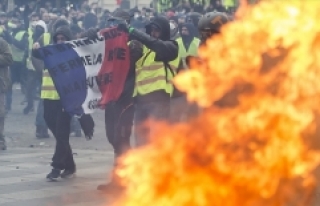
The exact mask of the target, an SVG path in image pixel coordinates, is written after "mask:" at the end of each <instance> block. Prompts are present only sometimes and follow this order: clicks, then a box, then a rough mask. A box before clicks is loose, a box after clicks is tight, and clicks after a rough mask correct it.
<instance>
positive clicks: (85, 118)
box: [79, 114, 94, 140]
mask: <svg viewBox="0 0 320 206" xmlns="http://www.w3.org/2000/svg"><path fill="white" fill-rule="evenodd" d="M79 122H80V125H81V128H82V131H83V133H84V135H85V137H86V139H87V140H91V139H92V137H93V132H94V121H93V119H92V117H91V115H90V114H84V115H82V116H81V117H80V119H79Z"/></svg>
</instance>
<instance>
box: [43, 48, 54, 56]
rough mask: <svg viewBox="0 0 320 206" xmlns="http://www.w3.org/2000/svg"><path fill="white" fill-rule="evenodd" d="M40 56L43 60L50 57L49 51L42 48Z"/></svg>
mask: <svg viewBox="0 0 320 206" xmlns="http://www.w3.org/2000/svg"><path fill="white" fill-rule="evenodd" d="M42 54H43V57H44V58H47V56H50V55H52V53H51V51H50V49H46V48H42Z"/></svg>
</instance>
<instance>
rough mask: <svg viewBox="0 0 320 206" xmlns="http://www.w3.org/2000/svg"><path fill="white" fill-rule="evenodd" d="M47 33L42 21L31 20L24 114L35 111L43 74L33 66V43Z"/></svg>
mask: <svg viewBox="0 0 320 206" xmlns="http://www.w3.org/2000/svg"><path fill="white" fill-rule="evenodd" d="M45 32H47V25H46V24H45V22H44V21H42V20H37V21H35V20H34V17H33V18H31V22H30V27H29V30H28V33H29V51H28V58H27V65H26V66H27V69H28V76H27V85H26V100H27V105H26V107H25V108H24V109H23V113H24V114H28V113H29V112H31V111H33V110H34V98H35V96H36V90H37V85H38V83H39V82H41V77H42V73H41V72H39V71H37V70H35V68H34V66H33V64H32V54H31V53H32V46H33V43H35V42H37V40H38V39H39V38H40V37H41V36H42V35H43V33H45Z"/></svg>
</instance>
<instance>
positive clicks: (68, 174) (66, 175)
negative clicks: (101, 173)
mask: <svg viewBox="0 0 320 206" xmlns="http://www.w3.org/2000/svg"><path fill="white" fill-rule="evenodd" d="M75 173H76V170H75V169H72V170H68V169H65V170H64V171H63V172H62V173H61V175H60V176H61V178H71V177H73V176H74V174H75Z"/></svg>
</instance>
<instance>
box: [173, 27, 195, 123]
mask: <svg viewBox="0 0 320 206" xmlns="http://www.w3.org/2000/svg"><path fill="white" fill-rule="evenodd" d="M195 30H196V28H195V27H194V26H193V24H191V23H186V24H182V25H181V27H180V35H181V37H180V38H178V39H177V40H176V41H177V42H178V45H179V56H180V57H181V59H182V64H181V65H180V66H179V68H178V71H177V72H180V71H181V70H184V69H186V67H187V65H186V64H185V58H186V57H187V56H197V54H198V47H199V44H200V39H198V38H197V37H195ZM191 108H192V107H191V106H190V104H189V103H188V101H187V98H186V95H185V94H184V93H182V92H180V91H178V90H177V89H175V90H174V93H173V97H172V98H171V102H170V120H171V122H173V123H175V122H181V121H184V120H186V119H187V118H186V117H187V116H188V115H189V113H190V112H192V111H191Z"/></svg>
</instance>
